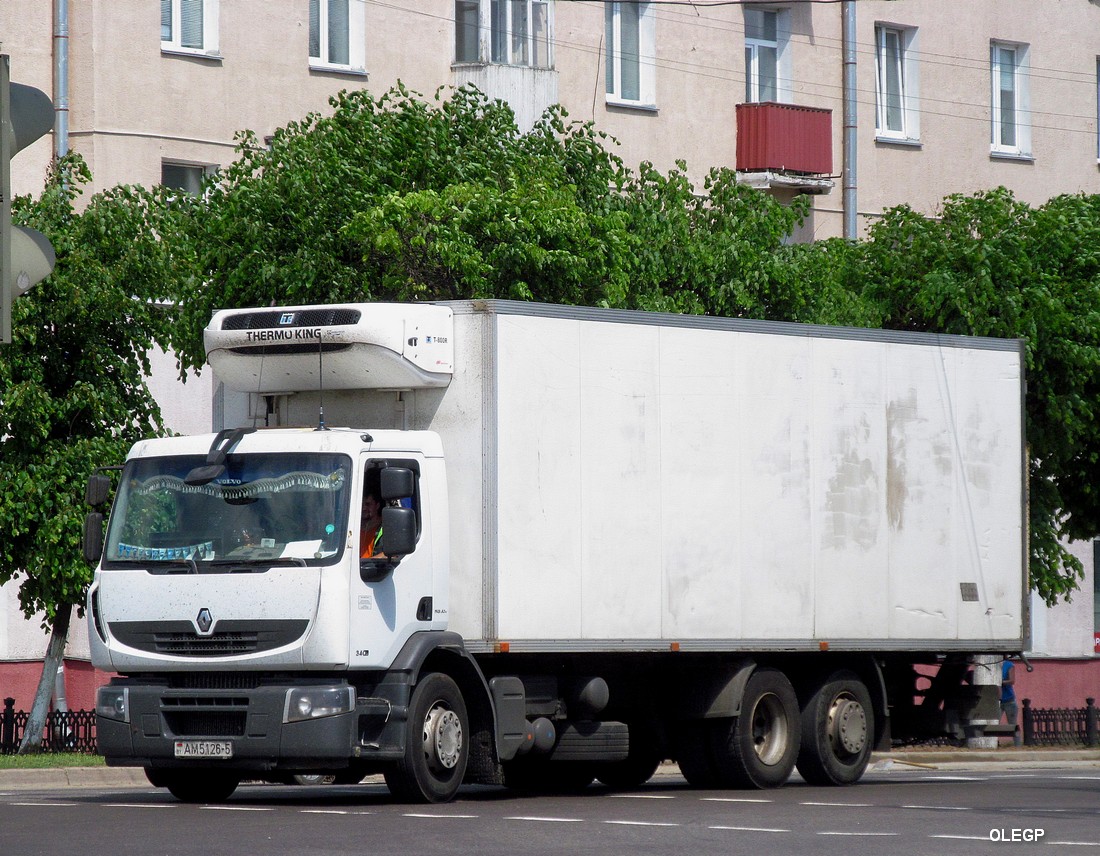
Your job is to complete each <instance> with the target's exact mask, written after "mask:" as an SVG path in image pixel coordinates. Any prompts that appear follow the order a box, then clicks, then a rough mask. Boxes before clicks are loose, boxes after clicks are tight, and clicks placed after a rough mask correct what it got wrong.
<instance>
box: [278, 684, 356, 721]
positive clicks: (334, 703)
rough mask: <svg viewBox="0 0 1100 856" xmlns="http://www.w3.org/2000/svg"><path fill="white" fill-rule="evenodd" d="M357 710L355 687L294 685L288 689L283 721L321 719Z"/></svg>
mask: <svg viewBox="0 0 1100 856" xmlns="http://www.w3.org/2000/svg"><path fill="white" fill-rule="evenodd" d="M352 710H355V687H348V686H340V687H294V688H293V689H289V690H287V691H286V707H285V708H284V710H283V722H301V721H302V720H305V719H320V718H321V717H322V716H336V715H337V714H339V713H348V712H350V711H352Z"/></svg>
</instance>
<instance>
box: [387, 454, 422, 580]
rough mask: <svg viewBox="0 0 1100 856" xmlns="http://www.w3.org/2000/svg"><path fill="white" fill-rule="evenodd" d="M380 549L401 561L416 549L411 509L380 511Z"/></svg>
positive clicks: (414, 520)
mask: <svg viewBox="0 0 1100 856" xmlns="http://www.w3.org/2000/svg"><path fill="white" fill-rule="evenodd" d="M405 472H408V470H405ZM380 548H381V551H382V552H383V553H385V554H386V555H387V556H390V557H391V558H395V559H401V558H403V557H404V556H407V555H408V554H409V553H411V552H413V550H415V549H416V512H415V511H413V510H412V509H411V508H383V509H382V543H381V544H380Z"/></svg>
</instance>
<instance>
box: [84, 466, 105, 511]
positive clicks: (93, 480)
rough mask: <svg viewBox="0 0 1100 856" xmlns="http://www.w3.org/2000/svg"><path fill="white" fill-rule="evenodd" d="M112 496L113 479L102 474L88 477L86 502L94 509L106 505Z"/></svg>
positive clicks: (85, 492) (85, 494)
mask: <svg viewBox="0 0 1100 856" xmlns="http://www.w3.org/2000/svg"><path fill="white" fill-rule="evenodd" d="M110 495H111V479H110V477H108V476H105V475H103V474H102V473H94V474H92V475H90V476H88V486H87V487H86V488H85V489H84V501H85V502H86V503H88V505H90V506H91V507H92V508H99V507H100V506H101V505H105V504H106V502H107V497H108V496H110Z"/></svg>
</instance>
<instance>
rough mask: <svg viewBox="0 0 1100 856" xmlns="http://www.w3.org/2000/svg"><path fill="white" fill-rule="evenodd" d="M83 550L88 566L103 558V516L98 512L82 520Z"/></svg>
mask: <svg viewBox="0 0 1100 856" xmlns="http://www.w3.org/2000/svg"><path fill="white" fill-rule="evenodd" d="M93 478H95V477H94V476H93ZM83 549H84V559H85V561H87V562H88V564H90V565H94V564H96V563H97V562H98V561H99V560H100V559H101V558H102V557H103V515H102V514H101V513H100V512H98V511H93V512H91V513H89V514H88V515H87V516H86V517H85V518H84V543H83Z"/></svg>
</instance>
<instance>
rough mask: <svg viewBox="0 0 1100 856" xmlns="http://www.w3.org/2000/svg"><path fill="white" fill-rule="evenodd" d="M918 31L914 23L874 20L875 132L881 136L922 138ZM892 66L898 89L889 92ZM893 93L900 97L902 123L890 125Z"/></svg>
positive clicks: (890, 139) (894, 139) (887, 138)
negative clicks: (907, 25)
mask: <svg viewBox="0 0 1100 856" xmlns="http://www.w3.org/2000/svg"><path fill="white" fill-rule="evenodd" d="M917 33H918V31H917V29H916V28H915V27H904V26H899V25H897V24H884V23H878V24H875V108H876V109H875V136H876V137H877V138H878V139H880V140H885V141H888V142H916V141H918V140H919V139H920V109H919V107H918V105H919V103H920V77H919V75H918V66H917V62H916V59H915V57H916V55H917ZM891 42H892V43H893V45H891ZM891 69H892V70H893V72H894V74H895V75H896V76H897V84H898V90H899V91H898V92H897V93H892V92H890V89H891V87H890V71H891ZM891 96H895V97H896V98H897V108H898V115H897V118H898V120H899V121H898V125H899V126H900V127H890V122H889V119H890V107H891V104H890V98H891Z"/></svg>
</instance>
